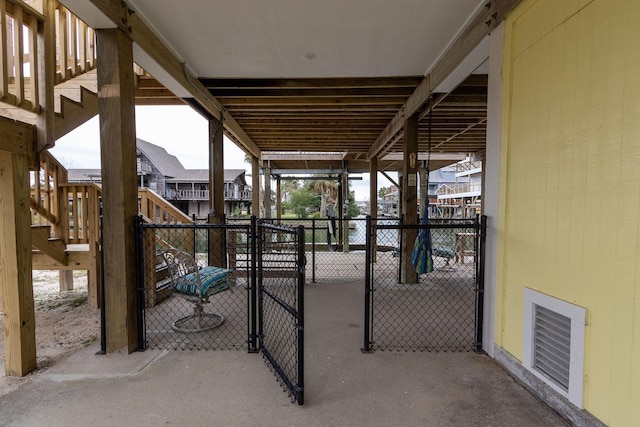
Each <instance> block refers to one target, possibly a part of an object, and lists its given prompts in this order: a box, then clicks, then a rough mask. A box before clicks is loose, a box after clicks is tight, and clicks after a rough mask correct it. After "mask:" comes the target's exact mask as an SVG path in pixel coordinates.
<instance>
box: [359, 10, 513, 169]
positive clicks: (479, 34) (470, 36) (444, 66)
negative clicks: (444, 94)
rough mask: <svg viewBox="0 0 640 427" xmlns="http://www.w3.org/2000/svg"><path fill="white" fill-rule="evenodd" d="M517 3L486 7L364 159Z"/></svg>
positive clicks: (375, 152)
mask: <svg viewBox="0 0 640 427" xmlns="http://www.w3.org/2000/svg"><path fill="white" fill-rule="evenodd" d="M520 1H521V0H493V1H492V2H490V3H487V7H485V8H484V9H483V10H482V12H481V13H480V14H478V16H477V17H476V18H475V19H474V20H473V21H472V22H471V23H470V24H469V25H468V26H467V28H466V29H465V30H464V31H463V32H462V33H461V34H460V35H459V36H458V38H457V39H456V41H455V42H454V43H453V44H452V45H451V47H450V48H449V49H448V50H447V52H446V53H445V54H444V55H443V56H442V59H441V60H440V61H439V62H438V63H437V64H436V65H435V66H434V67H433V70H431V72H430V73H429V75H428V76H426V77H425V78H424V80H423V81H422V82H421V83H420V84H419V85H418V87H417V88H416V90H415V91H414V92H413V93H412V94H411V96H410V97H409V99H408V100H407V101H406V102H405V104H404V106H403V108H401V109H400V110H399V111H398V113H397V114H396V115H395V116H394V118H393V119H392V120H391V122H389V124H388V125H387V127H386V128H385V129H384V130H383V131H382V132H381V133H380V136H379V137H378V138H377V139H376V141H375V143H374V144H373V146H372V147H371V148H370V149H369V151H368V152H367V159H370V158H371V157H373V156H377V155H378V154H379V153H380V151H382V150H383V149H384V147H385V146H386V145H387V144H388V142H389V141H390V140H391V139H392V138H393V137H394V136H395V135H396V134H397V133H398V132H399V131H400V130H401V129H402V127H403V125H404V121H405V119H406V118H407V117H410V116H412V115H413V114H414V113H415V112H417V111H418V110H419V109H420V108H422V106H423V105H424V104H425V103H426V102H427V100H428V99H429V97H430V96H431V94H432V93H433V89H434V88H435V87H437V86H438V85H439V84H440V83H442V82H443V81H444V79H445V78H447V77H448V76H449V74H451V72H452V71H453V70H454V69H455V67H457V66H458V64H460V62H462V60H463V59H464V58H466V57H467V56H468V55H469V53H470V52H471V51H472V50H473V49H474V48H475V47H476V46H477V45H478V43H480V41H482V39H483V38H484V37H486V36H487V35H488V34H489V33H491V31H492V30H493V29H494V28H495V27H496V26H498V24H500V22H502V20H504V18H505V17H506V15H507V14H508V13H509V12H510V11H511V10H513V8H514V7H515V6H517V5H518V3H520Z"/></svg>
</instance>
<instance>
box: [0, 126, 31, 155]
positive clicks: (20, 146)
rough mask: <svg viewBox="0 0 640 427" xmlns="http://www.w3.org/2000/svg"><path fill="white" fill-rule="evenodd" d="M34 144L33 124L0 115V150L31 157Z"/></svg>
mask: <svg viewBox="0 0 640 427" xmlns="http://www.w3.org/2000/svg"><path fill="white" fill-rule="evenodd" d="M35 144H36V128H35V126H33V125H29V124H26V123H21V122H18V121H16V120H11V119H7V118H5V117H0V151H7V152H10V153H15V154H20V155H23V156H27V157H31V156H32V155H33V153H34V149H35Z"/></svg>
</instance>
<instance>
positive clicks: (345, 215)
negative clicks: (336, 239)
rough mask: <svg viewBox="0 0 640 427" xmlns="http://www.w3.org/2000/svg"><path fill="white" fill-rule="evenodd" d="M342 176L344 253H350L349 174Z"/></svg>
mask: <svg viewBox="0 0 640 427" xmlns="http://www.w3.org/2000/svg"><path fill="white" fill-rule="evenodd" d="M344 170H345V171H344V173H343V174H342V206H341V207H340V209H342V212H343V213H342V218H343V221H342V252H344V253H347V252H349V172H347V168H346V167H345V168H344Z"/></svg>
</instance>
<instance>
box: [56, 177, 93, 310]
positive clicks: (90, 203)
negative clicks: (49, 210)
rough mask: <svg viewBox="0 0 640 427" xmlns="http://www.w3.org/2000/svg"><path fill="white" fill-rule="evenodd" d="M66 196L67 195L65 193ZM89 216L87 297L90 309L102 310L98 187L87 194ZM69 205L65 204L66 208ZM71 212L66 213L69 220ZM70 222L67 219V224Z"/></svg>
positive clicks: (91, 188)
mask: <svg viewBox="0 0 640 427" xmlns="http://www.w3.org/2000/svg"><path fill="white" fill-rule="evenodd" d="M65 194H66V193H65ZM86 201H87V211H88V212H87V216H88V219H89V226H88V227H87V228H88V230H89V233H90V235H89V254H90V257H89V259H90V268H89V270H87V297H88V300H89V307H91V308H93V309H96V308H100V301H101V299H102V297H101V296H100V292H101V291H102V289H101V286H100V281H101V280H102V279H101V273H100V266H101V263H100V207H99V204H98V190H97V188H96V187H90V188H89V191H88V193H87V200H86ZM93 201H95V202H93ZM66 205H67V204H65V206H66ZM68 216H69V212H66V217H67V218H68ZM68 222H69V220H68V219H67V223H68Z"/></svg>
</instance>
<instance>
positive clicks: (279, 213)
mask: <svg viewBox="0 0 640 427" xmlns="http://www.w3.org/2000/svg"><path fill="white" fill-rule="evenodd" d="M281 198H282V180H281V179H280V175H278V176H276V219H277V220H278V222H280V219H281V218H282V200H281Z"/></svg>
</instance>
